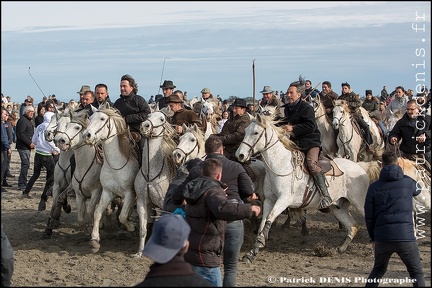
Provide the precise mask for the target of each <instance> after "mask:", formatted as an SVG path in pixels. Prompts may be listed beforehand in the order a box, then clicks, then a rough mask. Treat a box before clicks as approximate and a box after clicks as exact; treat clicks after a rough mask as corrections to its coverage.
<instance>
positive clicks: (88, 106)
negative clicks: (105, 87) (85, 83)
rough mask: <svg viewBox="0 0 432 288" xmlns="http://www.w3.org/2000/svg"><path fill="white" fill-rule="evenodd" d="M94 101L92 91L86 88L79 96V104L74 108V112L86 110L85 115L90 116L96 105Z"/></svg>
mask: <svg viewBox="0 0 432 288" xmlns="http://www.w3.org/2000/svg"><path fill="white" fill-rule="evenodd" d="M94 103H95V96H94V93H93V91H90V90H87V91H85V92H84V93H83V95H82V97H81V104H80V106H78V109H77V110H75V111H76V112H79V111H82V110H85V111H86V112H87V115H88V116H89V117H90V116H91V115H93V112H94V111H96V109H97V108H96V107H95V106H94Z"/></svg>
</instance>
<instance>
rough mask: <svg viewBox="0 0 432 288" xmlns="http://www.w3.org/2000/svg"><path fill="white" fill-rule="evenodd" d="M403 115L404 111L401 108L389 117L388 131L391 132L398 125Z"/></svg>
mask: <svg viewBox="0 0 432 288" xmlns="http://www.w3.org/2000/svg"><path fill="white" fill-rule="evenodd" d="M402 116H403V112H402V110H401V109H397V110H396V111H395V112H394V113H392V114H391V116H390V117H389V118H388V119H387V123H388V131H389V132H390V131H391V130H392V129H393V127H394V126H395V125H396V122H397V121H399V119H401V118H402Z"/></svg>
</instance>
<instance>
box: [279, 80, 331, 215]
mask: <svg viewBox="0 0 432 288" xmlns="http://www.w3.org/2000/svg"><path fill="white" fill-rule="evenodd" d="M304 91H305V85H304V80H303V78H301V77H300V79H299V81H296V82H293V83H291V84H290V86H289V87H288V90H287V93H286V101H287V104H285V105H284V107H285V117H284V118H283V119H281V120H280V123H281V124H282V125H283V126H282V127H283V128H284V129H285V131H286V132H288V133H289V134H290V139H291V140H292V141H293V142H294V143H295V144H296V145H297V146H298V147H299V149H300V150H301V151H303V153H304V154H305V156H306V165H307V168H308V170H309V172H310V173H311V175H312V176H313V179H314V181H315V183H316V185H317V187H318V190H319V192H320V193H321V202H320V209H326V208H328V207H329V206H330V205H331V203H332V202H333V201H332V199H331V198H330V194H329V192H328V190H327V185H326V178H325V176H324V173H323V170H322V168H321V167H320V166H318V157H319V153H320V150H321V148H320V147H321V139H320V138H321V134H320V131H319V130H318V126H317V123H316V119H315V111H314V109H313V108H312V106H311V105H309V103H308V102H306V101H303V100H302V99H301V95H302V94H303V93H304Z"/></svg>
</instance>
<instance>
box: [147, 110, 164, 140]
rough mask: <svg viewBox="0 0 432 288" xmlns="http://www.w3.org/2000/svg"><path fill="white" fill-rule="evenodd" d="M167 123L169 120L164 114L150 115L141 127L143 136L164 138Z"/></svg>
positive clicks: (157, 112)
mask: <svg viewBox="0 0 432 288" xmlns="http://www.w3.org/2000/svg"><path fill="white" fill-rule="evenodd" d="M168 111H169V110H168ZM166 123H167V118H166V115H165V113H164V112H162V111H155V112H153V113H150V114H149V116H148V118H147V119H146V120H145V121H143V122H142V123H141V125H140V132H141V135H143V136H145V137H147V138H152V137H158V136H162V135H163V133H164V129H165V125H166Z"/></svg>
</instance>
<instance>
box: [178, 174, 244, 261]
mask: <svg viewBox="0 0 432 288" xmlns="http://www.w3.org/2000/svg"><path fill="white" fill-rule="evenodd" d="M222 187H223V186H222V183H221V182H219V181H217V180H215V179H212V178H209V177H206V176H203V177H199V178H196V179H194V180H192V181H190V182H189V183H188V184H187V185H186V187H185V189H184V190H183V195H184V198H185V199H186V202H187V204H186V207H185V212H186V220H187V221H188V223H189V225H190V227H191V233H190V235H189V242H190V245H189V250H188V252H187V253H186V255H185V260H186V261H187V262H189V263H191V264H192V265H194V266H203V267H219V266H220V262H221V254H222V251H223V244H224V239H223V238H224V234H225V227H226V222H225V221H235V220H243V219H247V218H250V217H251V216H252V210H251V205H250V204H238V203H232V202H229V201H228V198H227V196H226V194H225V191H224V190H223V188H222Z"/></svg>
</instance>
